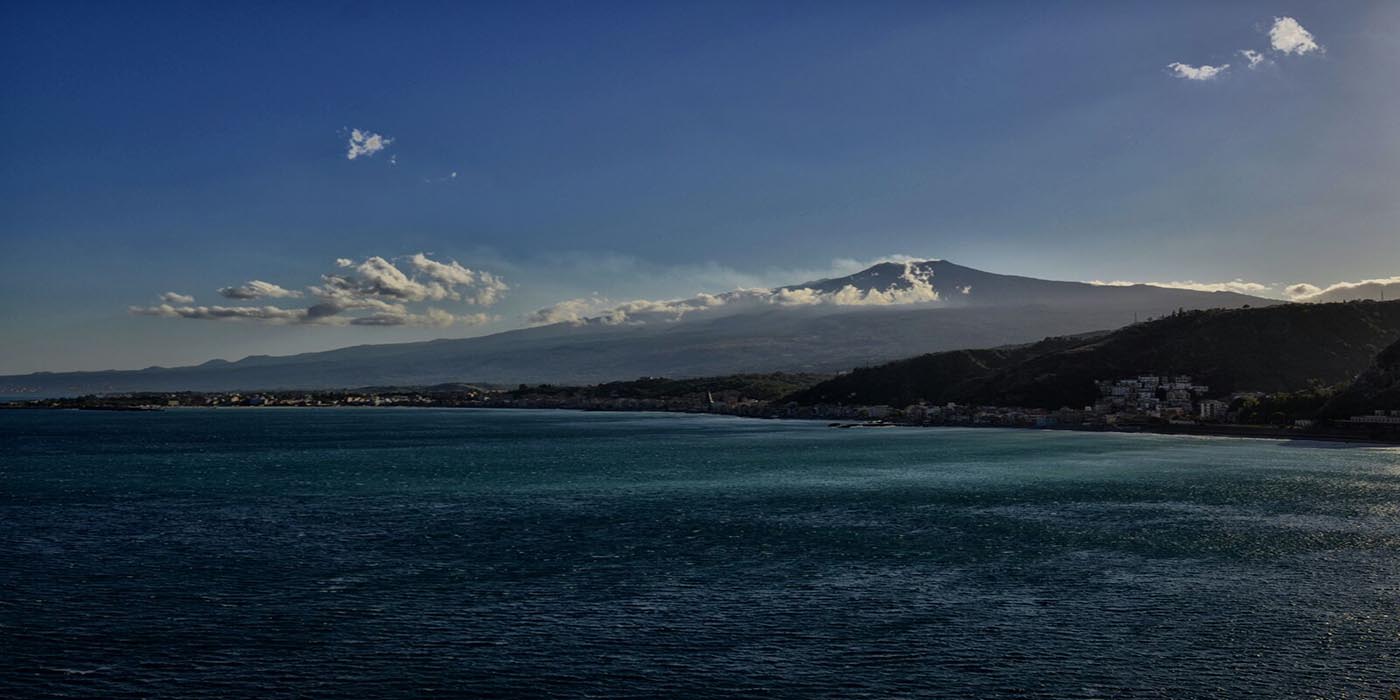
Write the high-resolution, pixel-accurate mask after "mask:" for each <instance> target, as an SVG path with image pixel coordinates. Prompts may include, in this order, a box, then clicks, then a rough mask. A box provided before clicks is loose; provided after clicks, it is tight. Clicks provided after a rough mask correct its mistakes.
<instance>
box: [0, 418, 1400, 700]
mask: <svg viewBox="0 0 1400 700" xmlns="http://www.w3.org/2000/svg"><path fill="white" fill-rule="evenodd" d="M1395 690H1400V450H1397V449H1394V448H1383V447H1371V446H1364V445H1342V444H1327V443H1309V442H1285V441H1269V440H1244V439H1227V438H1199V437H1179V436H1160V435H1123V434H1092V433H1079V432H1059V431H1033V430H1002V429H978V428H965V429H958V428H870V429H866V428H856V429H836V428H830V427H827V425H826V424H825V423H820V422H802V421H771V420H753V419H740V418H729V417H719V416H693V415H677V414H657V413H584V412H571V411H524V410H472V409H443V410H435V409H394V408H380V409H374V408H347V409H299V408H298V409H274V408H261V409H173V410H167V411H163V412H143V413H124V412H101V411H43V410H12V411H3V412H0V697H5V698H30V697H69V698H235V697H236V698H343V697H355V698H420V697H444V698H453V697H480V698H744V697H752V698H818V697H820V698H827V697H830V698H1057V699H1064V698H1173V699H1181V698H1245V697H1251V698H1253V697H1258V698H1329V699H1330V698H1369V699H1376V698H1380V699H1382V700H1384V699H1386V698H1389V697H1391V692H1392V691H1395Z"/></svg>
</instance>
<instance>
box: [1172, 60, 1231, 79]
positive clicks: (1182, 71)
mask: <svg viewBox="0 0 1400 700" xmlns="http://www.w3.org/2000/svg"><path fill="white" fill-rule="evenodd" d="M1167 68H1170V69H1171V70H1172V74H1173V75H1175V76H1176V77H1178V78H1181V79H1183V80H1214V79H1215V78H1216V77H1217V76H1219V75H1220V74H1221V73H1224V72H1225V71H1226V70H1228V69H1229V68H1230V64H1228V63H1226V64H1223V65H1219V66H1204V65H1202V66H1192V65H1187V64H1185V63H1168V64H1167Z"/></svg>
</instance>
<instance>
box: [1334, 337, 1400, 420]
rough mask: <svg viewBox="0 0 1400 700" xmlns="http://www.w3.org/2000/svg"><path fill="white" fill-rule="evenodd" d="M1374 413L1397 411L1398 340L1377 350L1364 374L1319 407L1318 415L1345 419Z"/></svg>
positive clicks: (1399, 382) (1399, 387)
mask: <svg viewBox="0 0 1400 700" xmlns="http://www.w3.org/2000/svg"><path fill="white" fill-rule="evenodd" d="M1378 410H1385V411H1394V410H1400V341H1396V342H1395V343H1393V344H1392V345H1391V346H1390V347H1388V348H1386V349H1385V350H1383V351H1381V353H1380V354H1379V355H1377V356H1376V359H1375V361H1374V362H1372V363H1371V366H1370V367H1368V368H1366V371H1364V372H1362V373H1361V374H1360V375H1358V376H1357V377H1356V380H1355V381H1353V382H1352V383H1351V385H1350V386H1348V387H1347V388H1346V389H1345V390H1344V391H1342V392H1341V393H1340V394H1338V395H1337V396H1336V397H1334V398H1333V399H1332V400H1331V401H1329V402H1328V403H1327V405H1326V406H1324V407H1323V408H1322V411H1321V414H1322V415H1323V416H1327V417H1331V418H1345V417H1348V416H1353V415H1360V414H1369V413H1371V412H1373V411H1378Z"/></svg>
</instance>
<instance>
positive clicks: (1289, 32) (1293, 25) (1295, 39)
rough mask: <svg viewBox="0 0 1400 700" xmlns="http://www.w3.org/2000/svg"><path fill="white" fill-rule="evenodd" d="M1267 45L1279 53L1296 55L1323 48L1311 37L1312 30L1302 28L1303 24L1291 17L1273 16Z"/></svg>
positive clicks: (1319, 50)
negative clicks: (1272, 24)
mask: <svg viewBox="0 0 1400 700" xmlns="http://www.w3.org/2000/svg"><path fill="white" fill-rule="evenodd" d="M1269 45H1270V46H1272V47H1273V49H1274V50H1275V51H1278V52H1279V53H1282V54H1294V55H1297V56H1302V55H1304V54H1309V53H1315V52H1321V51H1323V50H1324V49H1323V48H1322V46H1320V45H1319V44H1318V43H1317V40H1316V39H1314V38H1313V35H1312V32H1309V31H1308V30H1306V29H1303V25H1301V24H1298V20H1296V19H1293V18H1292V17H1275V18H1274V26H1273V27H1271V28H1270V29H1269Z"/></svg>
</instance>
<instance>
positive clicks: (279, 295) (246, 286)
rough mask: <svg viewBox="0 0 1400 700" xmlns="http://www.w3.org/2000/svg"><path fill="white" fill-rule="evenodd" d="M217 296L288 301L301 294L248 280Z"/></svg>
mask: <svg viewBox="0 0 1400 700" xmlns="http://www.w3.org/2000/svg"><path fill="white" fill-rule="evenodd" d="M219 296H221V297H224V298H225V299H262V298H269V299H288V298H293V297H299V296H301V292H298V291H296V290H293V289H285V288H283V287H281V286H278V285H275V284H273V283H271V282H264V281H262V280H249V281H247V282H244V283H243V284H240V285H238V286H237V287H223V288H221V289H219ZM191 301H193V299H191Z"/></svg>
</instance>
